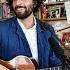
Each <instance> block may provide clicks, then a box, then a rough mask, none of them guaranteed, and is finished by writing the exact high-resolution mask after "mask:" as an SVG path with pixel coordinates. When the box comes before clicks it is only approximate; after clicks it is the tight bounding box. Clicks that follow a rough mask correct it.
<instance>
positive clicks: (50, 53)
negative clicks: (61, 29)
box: [0, 0, 62, 70]
mask: <svg viewBox="0 0 70 70" xmlns="http://www.w3.org/2000/svg"><path fill="white" fill-rule="evenodd" d="M7 1H8V3H9V5H10V7H11V8H12V9H13V11H14V13H15V15H16V17H13V18H10V19H8V20H5V21H2V22H0V59H3V60H6V61H7V60H8V61H9V60H11V59H13V58H14V57H16V56H18V55H23V56H27V57H28V58H29V59H31V57H32V58H33V59H35V60H36V62H37V63H38V67H37V68H38V69H43V68H48V67H57V66H60V65H61V64H62V61H61V56H60V55H59V54H58V53H57V52H58V51H57V50H56V49H53V47H59V44H58V40H57V38H56V35H55V34H54V31H53V28H52V27H51V26H50V25H48V24H46V25H45V24H44V23H43V22H42V21H40V20H38V19H36V18H35V17H34V15H33V12H35V11H36V10H37V8H39V5H41V3H42V0H7ZM54 43H55V44H56V45H54ZM56 51H57V52H56ZM17 63H18V62H17ZM17 63H16V64H17ZM28 64H29V63H28ZM25 66H27V67H28V65H25ZM18 68H19V70H25V69H24V65H23V64H22V65H19V66H18ZM29 69H30V70H31V68H29Z"/></svg>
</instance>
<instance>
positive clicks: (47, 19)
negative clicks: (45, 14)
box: [42, 17, 67, 21]
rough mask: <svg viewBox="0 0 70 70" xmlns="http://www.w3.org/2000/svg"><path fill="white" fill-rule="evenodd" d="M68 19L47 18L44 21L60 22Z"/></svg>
mask: <svg viewBox="0 0 70 70" xmlns="http://www.w3.org/2000/svg"><path fill="white" fill-rule="evenodd" d="M66 19H67V18H66V17H60V18H45V19H42V20H43V21H59V20H66Z"/></svg>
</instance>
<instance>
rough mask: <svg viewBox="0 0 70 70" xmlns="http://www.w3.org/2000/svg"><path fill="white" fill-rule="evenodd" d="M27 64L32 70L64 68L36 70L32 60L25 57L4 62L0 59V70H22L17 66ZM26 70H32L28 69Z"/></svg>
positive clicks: (53, 69) (60, 67) (53, 68)
mask: <svg viewBox="0 0 70 70" xmlns="http://www.w3.org/2000/svg"><path fill="white" fill-rule="evenodd" d="M27 62H28V63H30V64H31V65H30V66H31V67H32V70H62V66H58V67H51V68H44V69H35V65H34V64H33V62H32V61H31V59H29V58H28V57H26V56H23V55H19V56H16V57H15V58H13V59H12V60H10V61H4V60H1V59H0V70H20V69H17V66H18V65H19V64H21V65H22V64H23V63H24V64H25V63H27ZM26 70H30V69H26Z"/></svg>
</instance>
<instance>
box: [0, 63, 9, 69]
mask: <svg viewBox="0 0 70 70" xmlns="http://www.w3.org/2000/svg"><path fill="white" fill-rule="evenodd" d="M0 70H9V69H8V68H6V67H5V66H3V65H1V64H0Z"/></svg>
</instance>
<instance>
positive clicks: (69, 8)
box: [65, 1, 70, 24]
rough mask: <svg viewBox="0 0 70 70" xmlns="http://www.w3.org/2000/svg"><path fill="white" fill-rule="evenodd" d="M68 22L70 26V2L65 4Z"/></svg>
mask: <svg viewBox="0 0 70 70" xmlns="http://www.w3.org/2000/svg"><path fill="white" fill-rule="evenodd" d="M65 9H66V17H67V22H68V24H70V1H67V2H65Z"/></svg>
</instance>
